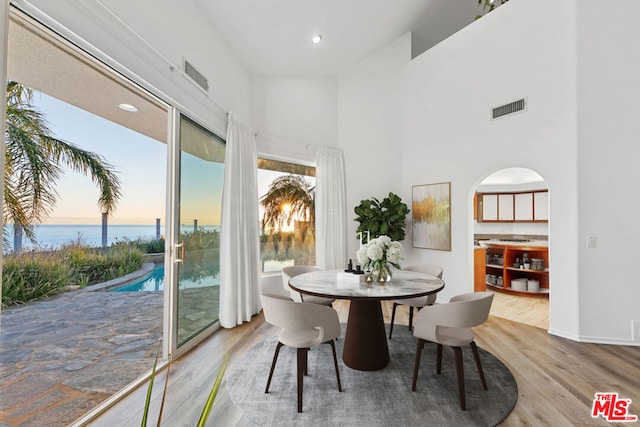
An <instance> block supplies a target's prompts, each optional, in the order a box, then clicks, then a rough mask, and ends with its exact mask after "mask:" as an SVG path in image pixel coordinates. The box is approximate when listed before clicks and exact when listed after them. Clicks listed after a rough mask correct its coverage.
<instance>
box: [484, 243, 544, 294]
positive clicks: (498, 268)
mask: <svg viewBox="0 0 640 427" xmlns="http://www.w3.org/2000/svg"><path fill="white" fill-rule="evenodd" d="M525 253H526V254H527V256H528V258H529V259H530V260H531V259H533V258H537V259H542V260H543V262H544V270H533V269H531V268H529V269H523V268H520V267H516V266H514V263H515V262H516V259H522V258H523V256H524V254H525ZM486 254H487V256H486V260H487V262H486V264H485V277H487V276H488V275H494V276H497V277H502V283H490V282H489V281H488V280H485V283H486V286H488V287H491V288H494V289H496V288H497V289H499V290H501V291H507V292H514V293H521V294H535V295H538V294H542V295H545V294H546V295H548V294H549V250H548V248H546V247H539V246H524V245H513V246H511V245H488V246H487V249H486ZM496 260H497V262H496ZM500 261H502V262H500ZM521 278H525V279H527V280H529V279H535V280H538V281H539V282H540V288H539V291H538V292H528V291H522V290H514V289H512V288H511V281H512V280H514V279H521Z"/></svg>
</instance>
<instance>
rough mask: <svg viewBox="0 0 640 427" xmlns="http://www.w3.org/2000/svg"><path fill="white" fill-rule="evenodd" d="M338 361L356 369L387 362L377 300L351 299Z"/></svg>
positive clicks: (386, 348)
mask: <svg viewBox="0 0 640 427" xmlns="http://www.w3.org/2000/svg"><path fill="white" fill-rule="evenodd" d="M342 360H343V361H344V364H345V365H347V366H348V367H350V368H352V369H357V370H359V371H376V370H378V369H382V368H384V367H385V366H387V364H388V363H389V347H388V346H387V334H386V333H385V330H384V319H383V317H382V307H381V306H380V301H378V300H361V299H353V300H351V307H350V309H349V320H348V321H347V332H346V334H345V338H344V350H343V352H342Z"/></svg>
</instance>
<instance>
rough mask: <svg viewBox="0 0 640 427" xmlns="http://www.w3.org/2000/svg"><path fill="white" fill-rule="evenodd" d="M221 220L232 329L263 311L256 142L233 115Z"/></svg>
mask: <svg viewBox="0 0 640 427" xmlns="http://www.w3.org/2000/svg"><path fill="white" fill-rule="evenodd" d="M228 120H229V122H228V125H227V146H226V150H225V166H224V187H223V193H222V219H221V221H220V222H221V224H220V325H221V326H222V327H224V328H233V327H234V326H236V325H239V324H241V323H243V322H248V321H250V320H251V316H253V315H254V314H256V313H258V312H259V311H260V308H261V305H260V292H259V278H260V270H259V260H260V249H259V248H260V247H259V219H258V179H257V174H258V172H257V168H258V166H257V162H258V155H257V152H256V141H255V136H254V134H253V131H252V130H251V129H250V128H249V127H248V126H246V125H245V124H244V123H243V122H242V121H241V120H240V119H239V118H238V117H237V116H236V115H235V114H234V113H231V112H230V113H229V119H228Z"/></svg>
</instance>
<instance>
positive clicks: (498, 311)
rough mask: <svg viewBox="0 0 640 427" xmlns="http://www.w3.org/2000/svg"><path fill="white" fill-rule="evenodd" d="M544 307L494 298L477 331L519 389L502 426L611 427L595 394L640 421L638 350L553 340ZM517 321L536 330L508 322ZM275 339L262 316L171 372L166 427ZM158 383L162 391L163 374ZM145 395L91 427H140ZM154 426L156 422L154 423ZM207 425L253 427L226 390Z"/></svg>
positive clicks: (186, 422) (342, 310)
mask: <svg viewBox="0 0 640 427" xmlns="http://www.w3.org/2000/svg"><path fill="white" fill-rule="evenodd" d="M544 301H546V300H542V301H541V300H540V299H531V298H526V297H524V299H523V297H519V298H516V299H514V297H512V296H511V295H506V294H499V293H496V297H495V300H494V307H493V308H492V315H491V316H490V318H489V320H488V321H487V322H486V323H485V324H483V325H481V326H479V327H477V328H475V333H476V341H477V343H478V345H479V346H480V347H482V348H484V349H486V350H488V351H490V352H491V353H493V354H494V355H495V356H496V357H498V358H499V359H500V360H502V361H503V362H504V363H505V364H506V365H507V366H508V367H509V369H511V371H512V372H513V374H514V376H515V378H516V381H517V383H518V402H517V404H516V406H515V408H514V410H513V411H512V413H511V414H510V415H509V416H508V418H507V419H506V420H505V421H504V422H503V423H502V424H501V425H502V426H507V427H511V426H587V425H589V426H591V425H609V424H608V423H607V422H605V421H604V420H602V419H599V418H597V419H594V418H592V417H591V405H592V402H593V399H594V394H595V393H596V392H599V391H613V392H618V393H619V395H620V397H624V398H629V399H632V402H633V403H632V404H631V412H632V413H633V414H636V415H640V381H638V378H640V347H624V346H610V345H600V344H586V343H577V342H574V341H570V340H566V339H563V338H558V337H555V336H552V335H549V334H548V333H547V332H546V329H545V328H543V327H540V325H543V324H544V322H545V319H544V318H545V317H546V319H547V320H546V322H547V324H548V315H547V314H546V313H547V312H546V311H545V310H544ZM334 307H335V308H336V309H337V311H338V313H339V315H340V319H341V321H346V319H347V314H348V307H349V306H348V302H344V301H339V302H337V303H335V304H334ZM527 307H536V308H534V309H531V308H527ZM531 310H538V314H539V316H540V317H542V319H540V318H538V319H535V318H534V317H535V316H533V315H532V314H531ZM547 311H548V310H547ZM390 312H391V304H386V303H385V304H384V306H383V313H384V315H385V319H386V320H387V321H388V319H389V315H390ZM407 312H408V311H407V310H403V309H400V308H399V309H398V313H397V314H396V322H397V323H398V324H405V325H406V324H408V314H407ZM499 316H500V317H499ZM518 316H520V318H521V319H523V320H524V321H527V322H529V323H532V324H535V326H532V325H527V324H524V323H520V322H517V321H514V320H510V319H508V317H510V318H511V319H516V318H518ZM275 332H276V331H275V330H274V328H273V327H271V326H270V325H268V324H266V323H265V322H264V319H263V317H262V315H257V316H255V317H254V319H253V320H252V321H251V322H250V323H247V324H244V325H242V326H239V327H237V328H234V329H233V330H220V331H218V332H217V333H216V334H214V336H212V337H211V338H209V339H208V340H206V341H205V342H203V343H202V344H200V345H199V346H198V347H196V348H195V349H193V350H192V351H191V352H189V354H187V355H186V356H183V357H182V358H180V359H179V360H178V361H177V362H176V363H174V364H173V366H172V368H171V373H170V381H169V401H168V402H167V403H165V409H164V416H163V425H170V426H193V425H196V422H197V419H198V416H199V414H200V410H201V408H202V406H203V405H204V401H205V399H206V397H207V395H208V392H209V390H210V388H211V385H212V384H213V380H214V378H215V375H216V373H217V369H218V366H219V365H220V363H221V360H222V355H223V354H224V352H225V351H226V350H229V353H230V355H231V357H232V362H231V363H233V357H235V356H237V355H238V354H240V353H241V352H243V351H245V350H246V349H248V348H250V347H251V346H252V345H254V344H255V343H257V342H259V341H260V340H262V339H263V338H264V337H265V336H266V335H272V334H274V333H275ZM488 381H490V379H488ZM156 383H157V384H164V373H161V374H160V375H159V377H158V378H157V379H156ZM161 388H162V387H161V386H156V391H155V393H154V395H155V400H154V406H153V407H152V409H151V414H156V413H157V411H158V406H159V402H158V401H159V396H160V395H161V393H162V390H161ZM145 393H146V388H145V387H142V388H141V389H138V390H136V391H135V392H134V393H133V394H132V395H130V396H128V397H127V398H126V399H124V400H123V401H121V402H119V403H118V404H117V405H116V406H114V407H113V408H112V409H110V410H109V411H108V412H106V413H105V414H104V415H103V416H101V417H100V418H99V419H98V420H96V421H95V422H93V423H91V424H90V425H93V426H109V427H113V426H128V425H138V424H139V423H140V420H141V412H142V408H143V406H144V399H145ZM155 419H156V416H155V415H152V418H151V420H152V421H153V422H154V423H155ZM389 422H390V423H391V422H392V420H390V421H389ZM208 425H222V426H238V427H243V426H250V425H253V424H252V423H251V422H250V421H249V420H247V419H246V418H244V417H243V415H242V412H241V410H240V409H239V408H237V407H236V406H235V405H234V403H233V402H232V401H231V399H230V398H229V396H228V394H227V390H226V388H225V387H224V384H223V387H222V388H221V390H220V393H219V394H218V397H217V399H216V403H215V405H214V410H213V413H212V415H211V418H210V420H209V422H208ZM389 425H391V424H389ZM621 425H622V424H621Z"/></svg>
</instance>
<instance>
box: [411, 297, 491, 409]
mask: <svg viewBox="0 0 640 427" xmlns="http://www.w3.org/2000/svg"><path fill="white" fill-rule="evenodd" d="M492 301H493V292H471V293H468V294H462V295H458V296H455V297H453V298H451V300H449V302H448V303H444V304H436V305H432V306H428V307H424V308H423V309H422V310H420V312H419V313H418V318H417V320H416V327H415V330H414V332H413V335H414V336H415V337H416V338H418V344H417V348H416V359H415V362H414V365H413V382H412V384H411V391H416V384H417V382H418V370H419V368H420V355H421V353H422V349H423V347H424V344H425V343H426V342H433V343H436V344H437V355H436V373H437V374H440V372H441V368H442V347H443V346H445V345H446V346H449V347H451V348H452V349H453V353H454V355H455V361H456V373H457V377H458V394H459V397H460V409H462V410H465V409H466V398H465V391H464V368H463V366H462V346H464V345H467V344H469V345H470V346H471V350H472V351H473V358H474V359H475V362H476V367H477V369H478V374H479V375H480V381H481V382H482V387H483V388H484V389H485V390H487V382H486V381H485V378H484V372H483V371H482V364H481V363H480V355H479V354H478V347H477V346H476V343H475V341H474V335H473V332H472V331H471V329H470V328H472V327H474V326H478V325H480V324H482V323H484V322H486V321H487V318H488V317H489V310H490V309H491V302H492Z"/></svg>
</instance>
